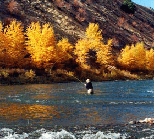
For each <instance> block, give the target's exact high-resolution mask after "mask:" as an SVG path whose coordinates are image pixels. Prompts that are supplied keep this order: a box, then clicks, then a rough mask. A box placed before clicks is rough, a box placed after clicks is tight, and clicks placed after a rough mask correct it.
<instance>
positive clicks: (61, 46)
mask: <svg viewBox="0 0 155 140" xmlns="http://www.w3.org/2000/svg"><path fill="white" fill-rule="evenodd" d="M57 50H59V51H58V56H59V58H58V59H57V62H64V61H67V60H68V59H69V58H72V56H71V54H72V53H73V45H72V44H71V43H69V41H68V39H67V38H62V39H61V40H59V41H58V43H57Z"/></svg>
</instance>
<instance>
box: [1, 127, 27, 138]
mask: <svg viewBox="0 0 155 140" xmlns="http://www.w3.org/2000/svg"><path fill="white" fill-rule="evenodd" d="M0 133H3V135H4V136H3V137H2V139H25V138H28V136H29V135H28V134H27V133H24V132H23V133H22V134H17V133H16V132H14V131H13V130H12V129H9V128H2V129H1V130H0Z"/></svg>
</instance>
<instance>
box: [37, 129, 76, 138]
mask: <svg viewBox="0 0 155 140" xmlns="http://www.w3.org/2000/svg"><path fill="white" fill-rule="evenodd" d="M39 139H76V138H75V136H74V135H73V134H71V133H69V132H67V131H65V130H61V131H60V132H44V133H42V134H41V137H40V138H39Z"/></svg>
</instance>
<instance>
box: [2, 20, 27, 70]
mask: <svg viewBox="0 0 155 140" xmlns="http://www.w3.org/2000/svg"><path fill="white" fill-rule="evenodd" d="M0 37H1V39H0V51H1V52H0V57H1V58H3V59H1V63H2V65H3V66H5V67H12V66H14V67H20V66H21V65H22V64H23V58H24V56H25V45H24V42H25V36H24V32H23V26H22V24H21V23H20V22H17V21H15V20H14V21H12V22H11V23H10V24H9V25H8V26H6V27H5V28H3V26H2V23H0Z"/></svg>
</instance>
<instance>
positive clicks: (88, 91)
mask: <svg viewBox="0 0 155 140" xmlns="http://www.w3.org/2000/svg"><path fill="white" fill-rule="evenodd" d="M85 86H86V89H87V93H88V94H93V93H94V91H93V86H92V83H91V81H90V79H87V80H86V84H85Z"/></svg>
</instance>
